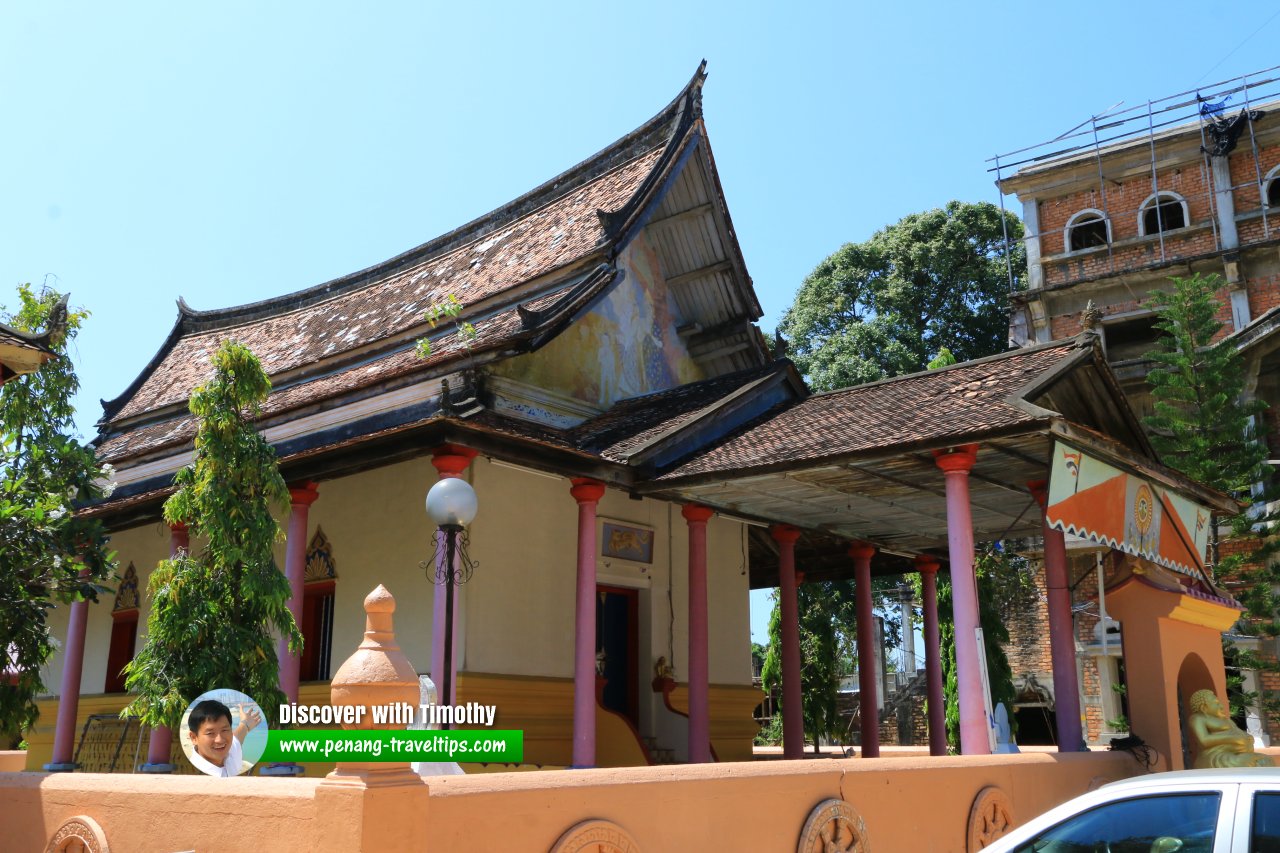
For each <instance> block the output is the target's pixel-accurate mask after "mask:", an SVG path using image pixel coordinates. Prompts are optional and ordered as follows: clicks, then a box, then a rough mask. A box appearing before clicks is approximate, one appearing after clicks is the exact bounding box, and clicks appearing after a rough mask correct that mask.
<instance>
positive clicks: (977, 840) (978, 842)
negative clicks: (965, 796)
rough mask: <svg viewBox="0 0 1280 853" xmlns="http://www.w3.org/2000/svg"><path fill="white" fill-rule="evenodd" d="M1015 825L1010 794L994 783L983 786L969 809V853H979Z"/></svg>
mask: <svg viewBox="0 0 1280 853" xmlns="http://www.w3.org/2000/svg"><path fill="white" fill-rule="evenodd" d="M1013 827H1014V822H1013V806H1012V804H1011V803H1010V802H1009V795H1008V794H1006V793H1005V792H1004V791H1002V790H1000V789H999V788H997V787H995V786H994V785H992V786H989V787H986V788H983V789H982V790H981V791H979V792H978V796H977V797H975V798H974V801H973V808H972V809H970V810H969V846H968V848H967V849H968V851H969V853H977V851H979V850H981V849H982V848H984V847H986V846H987V845H988V844H990V843H991V842H993V841H995V840H996V839H997V838H1000V837H1001V836H1003V835H1004V834H1005V833H1007V832H1009V830H1011V829H1013Z"/></svg>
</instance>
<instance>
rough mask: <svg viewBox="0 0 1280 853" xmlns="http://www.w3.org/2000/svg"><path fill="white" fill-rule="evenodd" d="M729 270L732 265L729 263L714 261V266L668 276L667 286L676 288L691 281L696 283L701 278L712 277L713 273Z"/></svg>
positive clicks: (709, 265) (710, 265)
mask: <svg viewBox="0 0 1280 853" xmlns="http://www.w3.org/2000/svg"><path fill="white" fill-rule="evenodd" d="M731 269H733V264H732V263H731V262H730V261H716V262H715V263H714V264H708V265H707V266H705V267H699V268H698V269H696V270H689V271H688V272H682V273H680V274H679V275H673V276H669V277H668V278H667V286H668V287H677V286H679V285H682V284H688V283H689V282H691V281H697V280H698V279H700V278H702V277H703V276H708V275H712V274H713V273H718V272H728V271H729V270H731Z"/></svg>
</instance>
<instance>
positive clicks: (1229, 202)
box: [1187, 157, 1240, 251]
mask: <svg viewBox="0 0 1280 853" xmlns="http://www.w3.org/2000/svg"><path fill="white" fill-rule="evenodd" d="M1209 170H1210V172H1211V173H1212V174H1213V206H1214V209H1215V210H1214V212H1215V213H1216V214H1217V215H1218V242H1219V243H1221V244H1222V245H1221V248H1222V249H1224V250H1226V251H1230V250H1232V249H1236V248H1238V247H1239V246H1240V235H1239V233H1238V232H1237V231H1236V203H1235V196H1234V194H1233V193H1232V191H1231V166H1230V164H1229V163H1228V161H1227V158H1226V157H1210V158H1209ZM1187 224H1188V225H1190V224H1191V223H1187Z"/></svg>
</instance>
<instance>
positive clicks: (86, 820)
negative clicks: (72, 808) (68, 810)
mask: <svg viewBox="0 0 1280 853" xmlns="http://www.w3.org/2000/svg"><path fill="white" fill-rule="evenodd" d="M45 853H111V848H110V847H108V846H107V836H106V833H104V832H103V831H102V827H100V826H98V822H97V821H96V820H94V819H93V818H91V817H89V816H88V815H83V814H82V815H76V816H75V817H73V818H71V819H69V820H66V821H64V822H63V824H62V826H60V827H58V831H57V832H55V833H54V834H53V838H51V839H49V846H48V847H46V848H45Z"/></svg>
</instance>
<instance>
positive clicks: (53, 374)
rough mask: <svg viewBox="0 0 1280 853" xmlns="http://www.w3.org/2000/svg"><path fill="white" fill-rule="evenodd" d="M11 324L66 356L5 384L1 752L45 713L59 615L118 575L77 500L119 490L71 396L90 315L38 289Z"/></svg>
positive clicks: (0, 398) (0, 405)
mask: <svg viewBox="0 0 1280 853" xmlns="http://www.w3.org/2000/svg"><path fill="white" fill-rule="evenodd" d="M18 298H19V305H18V309H17V310H16V311H15V312H13V313H11V314H8V313H6V314H5V315H3V316H4V322H5V323H6V324H7V325H10V326H12V327H14V328H16V329H19V330H20V331H24V332H36V331H42V330H50V331H52V332H53V334H52V335H51V339H50V341H49V346H50V349H52V350H53V352H55V353H56V354H57V358H55V359H53V360H52V361H49V362H48V363H46V364H45V365H44V366H43V367H41V368H40V369H39V370H38V371H36V372H35V373H31V374H27V375H25V376H21V377H18V378H16V379H13V380H10V381H9V382H7V383H6V384H5V385H4V386H3V387H0V670H3V669H10V670H11V671H12V672H13V673H14V676H13V677H12V678H11V679H3V678H0V748H11V747H13V746H16V745H17V743H18V741H19V740H20V739H21V737H22V732H23V731H25V730H26V729H28V728H30V727H31V725H32V723H34V722H35V719H36V717H37V716H38V710H37V706H36V704H35V697H36V696H37V695H39V694H40V693H43V692H45V690H46V685H45V684H44V683H43V681H42V680H41V677H40V672H41V669H42V668H43V666H44V665H45V663H46V662H47V661H48V659H49V656H50V655H51V654H52V652H53V643H52V641H51V638H50V636H49V625H48V615H49V611H50V610H51V609H52V608H54V607H56V606H58V605H59V604H69V603H71V602H73V601H76V600H90V601H96V600H97V596H98V594H99V592H101V591H103V587H101V586H100V585H99V584H100V583H101V582H102V581H104V580H106V579H108V578H109V577H111V576H112V575H113V573H114V571H115V555H114V554H112V553H111V551H110V550H109V549H108V547H107V539H106V535H105V533H104V531H103V529H102V526H101V524H99V523H98V522H96V521H94V520H92V519H86V518H83V517H81V516H77V515H76V514H75V512H74V508H75V505H76V504H77V503H79V502H84V501H92V500H97V499H100V498H102V497H105V496H107V495H108V494H109V490H110V488H111V487H110V486H109V485H106V482H107V481H109V479H110V473H111V472H110V469H109V468H107V469H105V470H104V469H103V468H100V467H99V466H98V465H97V463H96V462H95V460H94V454H93V450H92V449H91V448H89V447H87V446H85V445H84V444H82V443H81V442H80V441H79V440H77V439H76V438H75V437H74V436H73V435H72V429H73V424H72V416H73V415H74V413H75V410H74V408H73V407H72V405H71V398H72V396H73V395H74V394H75V392H76V390H77V389H78V388H79V387H80V383H79V380H78V379H77V378H76V373H75V366H74V365H73V364H72V362H71V359H70V358H69V357H68V356H67V348H68V347H69V345H70V344H71V342H72V341H74V340H75V337H76V334H77V333H78V332H79V330H80V326H81V324H82V323H83V322H84V320H85V318H86V317H88V316H89V315H88V312H86V311H83V310H68V309H67V307H66V302H65V298H64V297H62V296H61V295H60V294H58V293H56V292H54V291H52V290H48V289H42V290H40V291H35V290H33V289H32V288H31V287H30V286H29V285H23V286H22V287H20V288H19V289H18Z"/></svg>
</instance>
